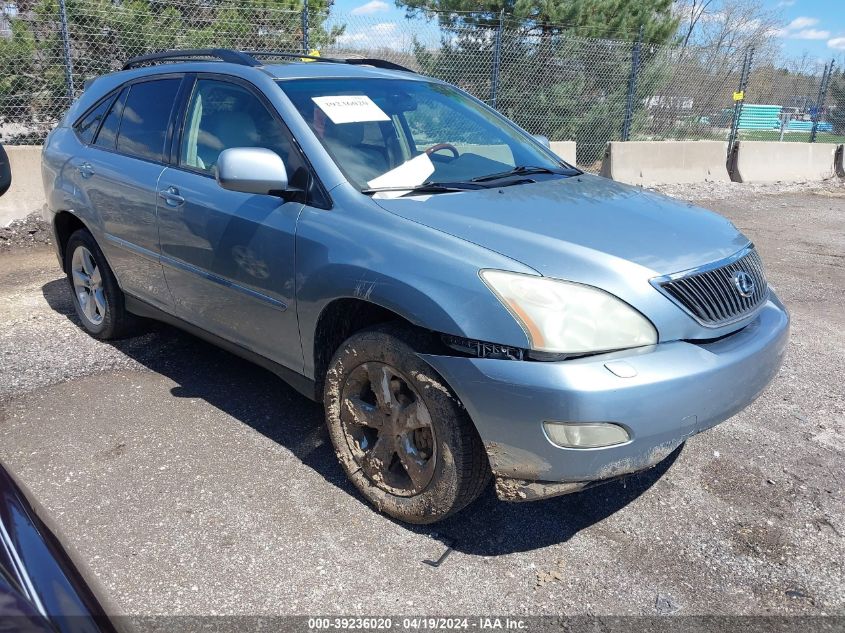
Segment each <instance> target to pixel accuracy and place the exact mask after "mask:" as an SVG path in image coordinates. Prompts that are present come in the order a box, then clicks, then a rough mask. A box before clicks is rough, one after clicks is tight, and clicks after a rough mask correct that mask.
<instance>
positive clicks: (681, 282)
mask: <svg viewBox="0 0 845 633" xmlns="http://www.w3.org/2000/svg"><path fill="white" fill-rule="evenodd" d="M746 275H747V277H746ZM749 278H750V281H751V285H749V283H748V281H749ZM655 281H656V284H655V285H656V286H657V287H658V288H659V289H660V290H661V291H663V292H664V293H665V294H666V295H667V296H669V297H670V298H671V299H673V300H674V301H675V303H677V304H678V305H680V306H681V307H682V308H683V309H684V310H686V312H688V313H689V314H690V316H692V317H693V318H694V319H695V320H696V321H698V322H699V323H700V324H701V325H704V326H706V327H719V326H722V325H729V324H731V323H736V322H737V321H740V320H742V319H744V318H745V317H747V316H748V315H750V314H752V313H753V312H754V311H755V310H756V309H757V308H758V307H760V305H761V304H762V303H763V302H764V301H765V300H766V298H767V297H768V295H769V286H768V284H767V283H766V275H765V274H764V273H763V262H761V261H760V256H759V255H758V254H757V251H756V250H755V249H754V247H753V246H750V247H749V248H748V249H746V250H745V251H743V252H742V253H740V255H739V256H738V257H734V258H731V259H730V260H727V262H726V263H723V264H719V263H717V264H716V265H715V267H709V266H708V267H707V268H706V269H697V270H693V271H690V272H688V273H680V274H679V275H669V276H668V277H664V278H662V279H658V280H655ZM746 295H747V296H746Z"/></svg>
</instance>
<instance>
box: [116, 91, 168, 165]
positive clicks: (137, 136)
mask: <svg viewBox="0 0 845 633" xmlns="http://www.w3.org/2000/svg"><path fill="white" fill-rule="evenodd" d="M180 82H181V79H175V78H174V79H157V80H155V81H145V82H143V83H138V84H133V85H132V86H130V88H129V96H128V97H127V98H126V105H125V106H124V107H123V119H122V121H121V124H120V132H119V134H118V136H117V151H119V152H121V153H123V154H128V155H129V156H136V157H138V158H145V159H147V160H153V161H160V160H161V159H162V155H163V152H164V139H165V137H166V135H167V125H168V123H169V122H170V111H171V110H172V109H173V102H174V101H175V100H176V93H177V92H178V90H179V84H180Z"/></svg>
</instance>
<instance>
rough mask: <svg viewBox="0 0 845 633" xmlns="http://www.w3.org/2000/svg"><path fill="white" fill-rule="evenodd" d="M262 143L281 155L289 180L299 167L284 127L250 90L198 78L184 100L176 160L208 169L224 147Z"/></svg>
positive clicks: (183, 164) (295, 153) (182, 163)
mask: <svg viewBox="0 0 845 633" xmlns="http://www.w3.org/2000/svg"><path fill="white" fill-rule="evenodd" d="M232 147H264V148H266V149H271V150H273V151H274V152H276V153H277V154H278V155H279V156H281V157H282V160H283V161H284V162H285V167H287V170H288V176H289V178H290V181H291V183H293V182H294V181H295V175H296V173H297V172H298V171H300V170H301V169H302V168H303V167H304V164H303V161H302V159H301V158H300V156H299V153H298V152H297V151H295V150H294V148H293V145H292V142H291V140H290V136H289V135H288V133H287V130H286V129H285V127H284V126H283V125H282V124H281V123H280V122H279V120H278V119H276V117H274V116H273V115H272V114H271V113H270V111H269V110H268V109H267V108H266V107H265V106H264V104H263V103H262V102H261V100H260V99H259V98H258V97H256V96H255V95H254V94H253V93H252V92H250V91H249V90H247V89H246V88H243V87H242V86H239V85H237V84H233V83H229V82H226V81H217V80H214V79H200V80H198V81H197V83H196V85H195V87H194V93H193V95H192V96H191V100H190V103H189V104H188V111H187V118H186V120H185V127H184V130H183V132H182V149H181V152H180V155H179V164H180V165H182V166H185V167H191V168H193V169H199V170H202V171H205V172H209V173H211V171H212V170H213V168H214V166H215V165H216V164H217V158H218V157H219V156H220V152H222V151H223V150H224V149H229V148H232Z"/></svg>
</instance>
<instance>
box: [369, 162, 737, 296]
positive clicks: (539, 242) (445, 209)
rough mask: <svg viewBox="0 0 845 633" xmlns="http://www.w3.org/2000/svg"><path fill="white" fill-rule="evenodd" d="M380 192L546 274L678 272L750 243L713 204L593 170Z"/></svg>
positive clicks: (414, 216)
mask: <svg viewBox="0 0 845 633" xmlns="http://www.w3.org/2000/svg"><path fill="white" fill-rule="evenodd" d="M375 201H376V202H377V203H378V204H379V205H380V206H381V207H382V208H384V209H386V210H388V211H390V212H392V213H395V214H397V215H399V216H401V217H404V218H406V219H408V220H413V221H414V222H418V223H420V224H424V225H426V226H429V227H431V228H435V229H438V230H440V231H443V232H445V233H449V234H451V235H454V236H456V237H460V238H462V239H465V240H467V241H470V242H473V243H476V244H478V245H480V246H483V247H485V248H488V249H491V250H493V251H496V252H499V253H501V254H503V255H506V256H507V257H510V258H511V259H515V260H517V261H519V262H521V263H523V264H526V265H528V266H530V267H531V268H534V269H535V270H536V271H538V272H539V273H541V274H542V275H546V276H550V277H558V278H562V279H570V280H573V281H581V282H583V283H592V284H594V285H595V279H596V273H597V272H603V273H607V272H609V269H613V268H615V269H617V271H618V272H622V271H621V270H619V269H620V267H621V268H634V267H636V268H638V269H639V270H638V271H637V274H638V276H643V275H645V276H646V277H653V276H657V275H664V274H669V273H675V272H679V271H683V270H687V269H690V268H694V267H697V266H700V265H702V264H705V263H710V262H714V261H718V260H720V259H723V258H725V257H728V256H729V255H732V254H733V253H736V252H737V251H738V250H740V249H741V248H743V247H744V246H746V245H747V244H748V238H746V237H745V236H744V235H742V234H741V233H740V232H739V231H738V230H737V229H736V227H735V226H734V225H733V224H732V223H731V222H729V221H728V220H726V219H725V218H723V217H721V216H719V215H717V214H716V213H713V212H711V211H707V210H705V209H701V208H698V207H695V206H694V205H691V204H688V203H685V202H681V201H678V200H673V199H671V198H667V197H665V196H662V195H659V194H656V193H652V192H649V191H644V190H642V189H639V188H636V187H631V186H628V185H623V184H620V183H617V182H614V181H612V180H608V179H606V178H602V177H599V176H590V175H586V174H585V175H582V176H576V177H571V178H560V179H552V180H545V181H542V182H535V183H527V184H521V185H515V186H510V187H502V188H491V189H479V190H471V191H462V192H458V193H448V194H437V195H429V196H406V197H402V198H392V199H387V198H381V199H376V200H375ZM600 276H602V277H603V276H604V274H602V275H600ZM591 280H592V281H591Z"/></svg>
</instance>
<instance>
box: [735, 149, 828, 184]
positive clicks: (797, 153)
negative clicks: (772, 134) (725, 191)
mask: <svg viewBox="0 0 845 633" xmlns="http://www.w3.org/2000/svg"><path fill="white" fill-rule="evenodd" d="M835 154H836V145H835V144H834V143H791V142H788V143H777V142H769V141H740V142H739V143H738V144H737V149H736V151H735V154H734V156H733V158H732V161H731V177H732V178H733V180H735V181H736V182H760V183H766V182H804V181H807V180H824V179H825V178H832V177H833V176H834V175H835V173H836V172H835V171H834V156H835Z"/></svg>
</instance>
